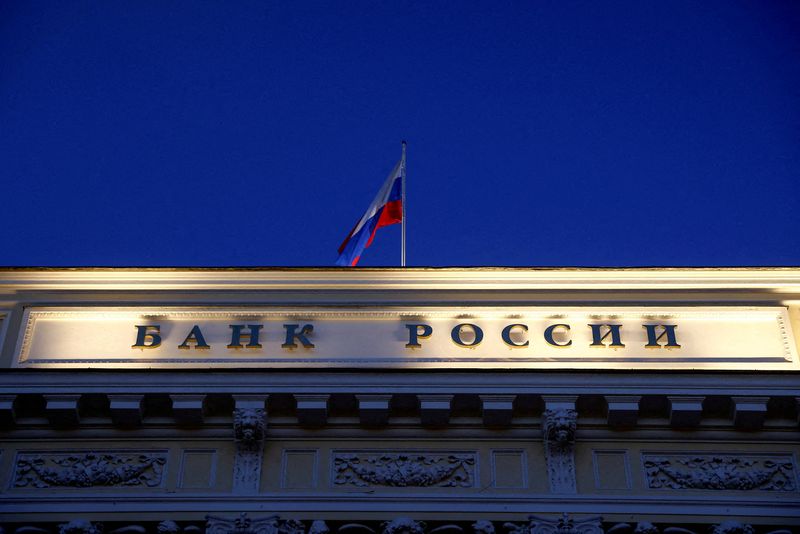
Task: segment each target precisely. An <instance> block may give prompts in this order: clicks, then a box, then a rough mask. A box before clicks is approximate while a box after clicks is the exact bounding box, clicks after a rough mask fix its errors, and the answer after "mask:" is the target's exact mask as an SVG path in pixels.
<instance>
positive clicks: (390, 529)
mask: <svg viewBox="0 0 800 534" xmlns="http://www.w3.org/2000/svg"><path fill="white" fill-rule="evenodd" d="M426 528H427V526H426V525H425V522H424V521H414V520H413V519H411V518H408V517H398V518H396V519H392V520H391V521H385V522H384V523H382V524H381V534H425V529H426Z"/></svg>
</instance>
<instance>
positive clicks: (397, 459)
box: [332, 451, 477, 488]
mask: <svg viewBox="0 0 800 534" xmlns="http://www.w3.org/2000/svg"><path fill="white" fill-rule="evenodd" d="M476 463H477V454H476V453H474V452H469V453H461V452H441V451H419V452H399V451H348V452H334V454H333V462H332V464H333V471H334V472H333V484H334V485H335V486H356V487H367V486H388V487H418V488H425V487H440V488H446V487H451V488H452V487H458V488H472V487H474V486H475V485H476V481H475V464H476Z"/></svg>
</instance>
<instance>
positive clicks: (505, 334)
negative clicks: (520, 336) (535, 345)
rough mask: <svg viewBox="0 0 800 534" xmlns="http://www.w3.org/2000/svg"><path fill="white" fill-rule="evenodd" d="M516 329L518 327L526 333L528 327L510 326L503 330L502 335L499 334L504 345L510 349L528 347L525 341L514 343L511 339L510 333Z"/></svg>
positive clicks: (523, 325)
mask: <svg viewBox="0 0 800 534" xmlns="http://www.w3.org/2000/svg"><path fill="white" fill-rule="evenodd" d="M516 327H520V328H521V329H522V330H524V331H525V332H527V331H528V325H526V324H510V325H508V326H507V327H505V328H503V333H502V334H501V335H502V337H503V341H504V342H505V344H506V345H508V346H510V347H516V348H520V347H527V346H528V345H529V343H528V340H527V339H526V340H525V343H514V340H513V339H511V331H512V330H513V329H514V328H516Z"/></svg>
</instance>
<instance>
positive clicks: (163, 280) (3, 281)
mask: <svg viewBox="0 0 800 534" xmlns="http://www.w3.org/2000/svg"><path fill="white" fill-rule="evenodd" d="M509 289H514V290H551V291H552V290H556V291H570V290H614V291H625V290H675V289H683V290H711V291H717V290H732V291H737V290H750V291H759V292H764V293H765V294H775V293H779V294H783V295H785V294H800V268H795V267H783V268H773V267H755V268H716V267H713V268H711V267H709V268H608V269H600V268H547V269H531V268H524V269H523V268H427V267H426V268H404V269H398V268H386V269H342V268H272V269H248V268H204V269H200V268H89V267H87V268H5V269H0V294H13V293H17V292H22V291H175V290H178V291H240V290H262V291H275V290H312V291H323V290H346V291H353V290H371V291H374V290H484V291H485V290H509Z"/></svg>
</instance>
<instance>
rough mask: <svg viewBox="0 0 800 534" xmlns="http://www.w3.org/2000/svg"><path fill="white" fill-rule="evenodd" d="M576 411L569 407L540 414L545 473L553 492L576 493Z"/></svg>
mask: <svg viewBox="0 0 800 534" xmlns="http://www.w3.org/2000/svg"><path fill="white" fill-rule="evenodd" d="M577 421H578V412H576V411H575V410H574V409H571V408H557V409H552V410H549V409H548V410H545V411H544V414H543V416H542V435H543V438H544V450H545V458H546V459H547V474H548V478H549V480H550V491H551V492H553V493H577V483H576V480H575V429H576V427H577Z"/></svg>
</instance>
